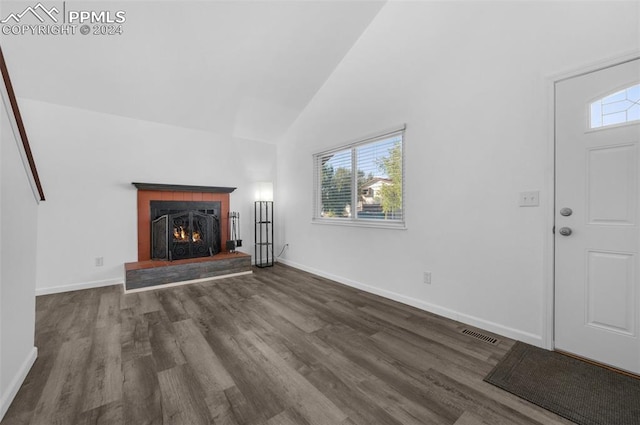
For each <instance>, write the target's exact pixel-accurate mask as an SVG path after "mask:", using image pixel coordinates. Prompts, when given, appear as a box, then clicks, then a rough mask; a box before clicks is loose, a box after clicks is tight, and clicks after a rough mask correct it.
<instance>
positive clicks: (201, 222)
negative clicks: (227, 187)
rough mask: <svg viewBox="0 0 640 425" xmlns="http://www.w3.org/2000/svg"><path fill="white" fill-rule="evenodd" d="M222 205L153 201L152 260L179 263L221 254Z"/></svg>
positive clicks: (215, 203)
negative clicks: (184, 260) (176, 261)
mask: <svg viewBox="0 0 640 425" xmlns="http://www.w3.org/2000/svg"><path fill="white" fill-rule="evenodd" d="M219 217H220V202H188V201H151V258H153V259H154V260H179V259H184V258H195V257H206V256H210V255H215V254H217V253H218V252H220V219H219Z"/></svg>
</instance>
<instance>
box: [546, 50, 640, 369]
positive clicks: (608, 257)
mask: <svg viewBox="0 0 640 425" xmlns="http://www.w3.org/2000/svg"><path fill="white" fill-rule="evenodd" d="M639 83H640V60H634V61H630V62H627V63H624V64H621V65H616V66H613V67H609V68H606V69H603V70H600V71H596V72H591V73H588V74H585V75H582V76H578V77H574V78H570V79H567V80H564V81H561V82H558V83H557V84H556V99H555V103H556V115H555V118H556V134H555V137H556V212H555V226H556V227H555V255H556V258H555V348H556V349H557V350H562V351H567V352H570V353H574V354H577V355H579V356H581V357H585V358H588V359H592V360H595V361H597V362H600V363H605V364H608V365H611V366H614V367H616V368H620V369H624V370H627V371H630V372H633V373H636V374H640V284H639V282H640V262H639V252H640V249H639V248H640V232H639V230H638V226H639V221H640V216H639V212H640V205H639V198H640V193H639V190H640V185H639V184H638V178H639V177H640V175H639V168H640V167H639V165H640V162H639V158H640V152H639V151H640V146H639V140H640V120H639V119H640V104H639V103H638V102H640V85H639Z"/></svg>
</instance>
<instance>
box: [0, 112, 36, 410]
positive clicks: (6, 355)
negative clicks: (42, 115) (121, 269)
mask: <svg viewBox="0 0 640 425" xmlns="http://www.w3.org/2000/svg"><path fill="white" fill-rule="evenodd" d="M0 115H1V116H0V120H1V121H0V420H1V419H2V417H3V416H4V414H5V413H6V410H7V409H8V408H9V405H10V404H11V401H12V400H13V397H14V396H15V394H16V393H17V391H18V389H19V388H20V385H21V384H22V381H23V380H24V378H25V377H26V374H27V372H29V369H30V368H31V365H32V364H33V362H34V361H35V358H36V353H37V351H36V348H35V347H34V329H35V281H36V249H35V243H36V233H37V223H38V214H37V213H38V211H37V203H36V200H35V198H34V195H33V192H32V191H31V186H30V184H29V181H28V179H27V174H26V171H25V168H24V166H23V163H22V159H21V156H20V153H19V150H18V146H17V144H16V139H15V138H14V135H13V132H12V130H11V124H10V122H9V118H8V116H7V111H6V110H5V108H4V104H2V102H0Z"/></svg>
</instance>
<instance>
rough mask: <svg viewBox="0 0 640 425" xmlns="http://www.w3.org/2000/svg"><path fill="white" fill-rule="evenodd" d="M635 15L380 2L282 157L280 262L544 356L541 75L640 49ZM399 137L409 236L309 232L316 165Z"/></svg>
mask: <svg viewBox="0 0 640 425" xmlns="http://www.w3.org/2000/svg"><path fill="white" fill-rule="evenodd" d="M638 5H639V4H638V3H637V2H604V1H603V2H390V3H387V5H386V6H385V7H384V8H383V9H382V10H381V12H380V13H379V14H378V16H377V17H376V18H375V19H374V21H373V22H372V24H371V25H370V26H369V28H368V29H367V30H366V31H365V32H364V34H363V35H362V37H361V38H360V40H359V41H358V42H357V43H356V44H355V46H354V47H353V48H352V50H351V51H350V52H349V54H348V55H347V56H346V57H345V59H344V60H343V61H342V63H341V64H340V65H339V66H338V67H337V69H336V71H335V72H334V74H333V75H332V76H331V77H330V79H329V80H328V81H327V82H326V83H325V85H324V86H323V88H322V89H321V90H320V91H319V92H318V93H317V94H316V96H315V98H314V99H313V100H312V102H311V103H310V104H309V105H308V106H307V108H306V110H305V111H304V112H303V113H302V114H301V116H300V117H299V118H298V120H297V121H296V123H295V124H294V125H293V126H292V127H291V128H290V130H289V132H288V133H287V135H286V136H285V137H284V140H282V142H281V144H280V145H279V147H278V179H277V180H278V191H277V193H276V201H277V205H278V212H279V216H280V222H281V223H284V227H283V226H280V228H279V229H280V234H279V238H278V239H279V241H278V243H279V246H278V247H276V248H277V250H278V251H279V250H280V247H281V246H282V245H283V244H284V243H289V244H290V247H289V249H288V250H287V251H286V253H285V255H284V256H283V260H284V262H288V263H289V264H292V265H295V266H297V267H301V268H304V269H307V270H311V271H314V272H316V273H320V274H324V275H327V276H331V277H334V278H336V279H338V280H340V281H342V282H345V283H348V284H351V285H354V286H358V287H362V288H365V289H367V290H370V291H373V292H376V293H380V294H383V295H386V296H389V297H392V298H395V299H398V300H402V301H404V302H406V303H409V304H413V305H416V306H419V307H421V308H424V309H427V310H431V311H434V312H437V313H440V314H444V315H446V316H449V317H453V318H456V319H459V320H461V321H464V322H467V323H470V324H475V325H477V326H480V327H483V328H485V329H488V330H492V331H495V332H499V333H501V334H503V335H507V336H511V337H514V338H518V339H521V340H525V341H528V342H531V343H534V344H538V345H544V344H543V341H544V340H545V337H546V335H545V329H546V328H545V326H544V323H545V322H544V320H545V308H546V304H545V303H546V298H545V296H546V295H545V288H546V287H547V285H548V282H546V281H545V279H546V276H545V273H544V270H545V261H546V260H547V258H545V255H548V253H545V241H546V239H545V238H546V237H548V236H547V235H548V234H549V232H550V231H551V228H550V223H549V221H548V220H547V217H548V216H549V213H550V211H551V209H552V199H551V193H550V191H549V190H547V189H549V188H551V187H552V186H551V184H552V182H551V181H550V178H549V176H551V175H552V174H551V170H552V166H553V165H552V163H551V158H552V156H551V153H550V152H549V151H550V147H551V141H550V137H549V134H550V128H551V122H552V121H551V116H552V115H551V114H550V108H549V104H550V103H549V102H550V99H549V98H548V94H549V87H550V85H549V84H550V83H549V81H550V80H549V79H548V77H549V76H551V75H553V74H556V73H558V72H563V71H566V70H568V69H572V68H574V67H578V66H583V65H585V64H589V63H593V62H595V61H599V60H602V59H605V58H609V57H611V56H615V55H621V54H623V53H628V52H629V51H631V50H638V48H639V42H640V38H639V33H638V31H639V22H638V16H639V12H638ZM402 123H406V124H407V131H406V146H405V147H406V215H407V227H408V229H407V230H404V231H399V230H386V229H373V228H353V227H339V226H329V225H320V224H312V223H311V213H312V161H311V156H312V153H314V152H318V151H321V150H323V149H326V148H328V147H331V146H335V145H338V144H340V143H341V142H347V141H351V140H354V139H357V138H358V137H359V136H364V135H369V134H371V133H372V132H375V131H376V130H384V129H387V128H390V127H394V126H397V125H399V124H402ZM530 190H540V191H541V205H540V207H539V208H521V207H518V203H517V201H518V192H520V191H530ZM423 271H431V272H432V273H433V277H432V284H431V285H425V284H423V283H422V274H423Z"/></svg>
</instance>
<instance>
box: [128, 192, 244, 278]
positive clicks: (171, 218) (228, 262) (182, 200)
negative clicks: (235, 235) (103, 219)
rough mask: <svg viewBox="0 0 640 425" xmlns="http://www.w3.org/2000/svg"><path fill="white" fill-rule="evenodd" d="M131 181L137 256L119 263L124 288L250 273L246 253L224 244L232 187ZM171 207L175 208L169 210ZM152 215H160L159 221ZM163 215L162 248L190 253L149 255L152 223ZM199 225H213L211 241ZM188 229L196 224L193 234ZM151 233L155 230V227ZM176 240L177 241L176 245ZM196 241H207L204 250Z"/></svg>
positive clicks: (156, 221) (227, 233) (151, 252)
mask: <svg viewBox="0 0 640 425" xmlns="http://www.w3.org/2000/svg"><path fill="white" fill-rule="evenodd" d="M132 184H133V185H134V186H135V187H136V188H137V189H138V195H137V199H138V202H137V204H138V211H137V216H138V261H137V262H135V263H125V290H127V291H132V290H142V289H148V288H149V287H157V286H162V285H174V284H184V283H189V282H197V281H204V280H209V279H215V278H219V277H224V276H230V275H237V274H245V273H251V256H250V255H248V254H245V253H241V252H234V253H230V252H228V251H227V249H226V244H225V243H224V242H225V241H226V240H227V238H228V235H229V196H230V194H231V193H232V192H233V191H234V190H235V188H234V187H217V186H184V185H169V184H155V183H132ZM159 205H160V206H166V207H167V209H166V210H162V209H161V208H160V209H159V207H158V206H159ZM177 206H179V208H178V209H181V211H177V210H175V209H176V208H177ZM174 207H175V208H174ZM165 211H166V213H165ZM163 214H165V215H163ZM156 216H161V218H160V220H158V217H156ZM163 217H166V223H167V224H166V228H167V233H166V235H167V236H166V237H165V241H164V243H165V244H166V245H167V250H170V249H174V252H175V253H178V252H179V251H180V250H182V252H184V251H185V250H187V248H185V247H187V246H188V247H189V248H188V251H189V252H190V253H193V254H194V255H188V256H183V255H182V254H180V255H177V256H176V257H175V258H171V255H170V254H169V253H168V252H167V254H166V256H165V257H166V258H164V259H153V257H154V255H155V257H158V254H157V253H158V250H157V243H158V242H157V236H156V241H155V244H156V246H155V248H154V247H153V245H152V233H153V230H152V228H153V227H154V226H156V227H157V226H158V224H157V223H158V222H160V223H162V222H163ZM187 217H188V219H187ZM194 217H197V218H195V219H194ZM180 220H182V221H180ZM154 221H155V224H154ZM196 222H197V224H196ZM203 223H211V224H210V225H205V224H203ZM205 227H207V228H209V227H211V228H212V229H214V230H215V232H216V233H215V234H216V235H217V236H215V237H216V238H217V239H216V240H215V241H213V242H211V241H210V240H209V239H206V238H205V236H204V235H203V234H202V233H201V232H202V230H203V229H204V228H205ZM194 229H197V231H198V233H197V235H196V232H195V230H194ZM183 231H184V232H185V234H182V235H181V236H180V238H178V237H177V236H176V237H174V234H177V233H182V232H183ZM176 232H177V233H176ZM155 233H156V234H158V231H156V232H155ZM177 239H181V241H178V242H177V245H176V241H177ZM201 240H207V241H208V242H207V245H206V249H203V247H202V246H199V242H200V241H201ZM172 243H173V244H174V245H173V247H172V248H171V247H169V245H171V244H172ZM178 245H182V246H178ZM154 251H155V252H154ZM212 254H213V255H212ZM191 257H193V258H191ZM176 258H177V259H176ZM170 260H174V261H170Z"/></svg>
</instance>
